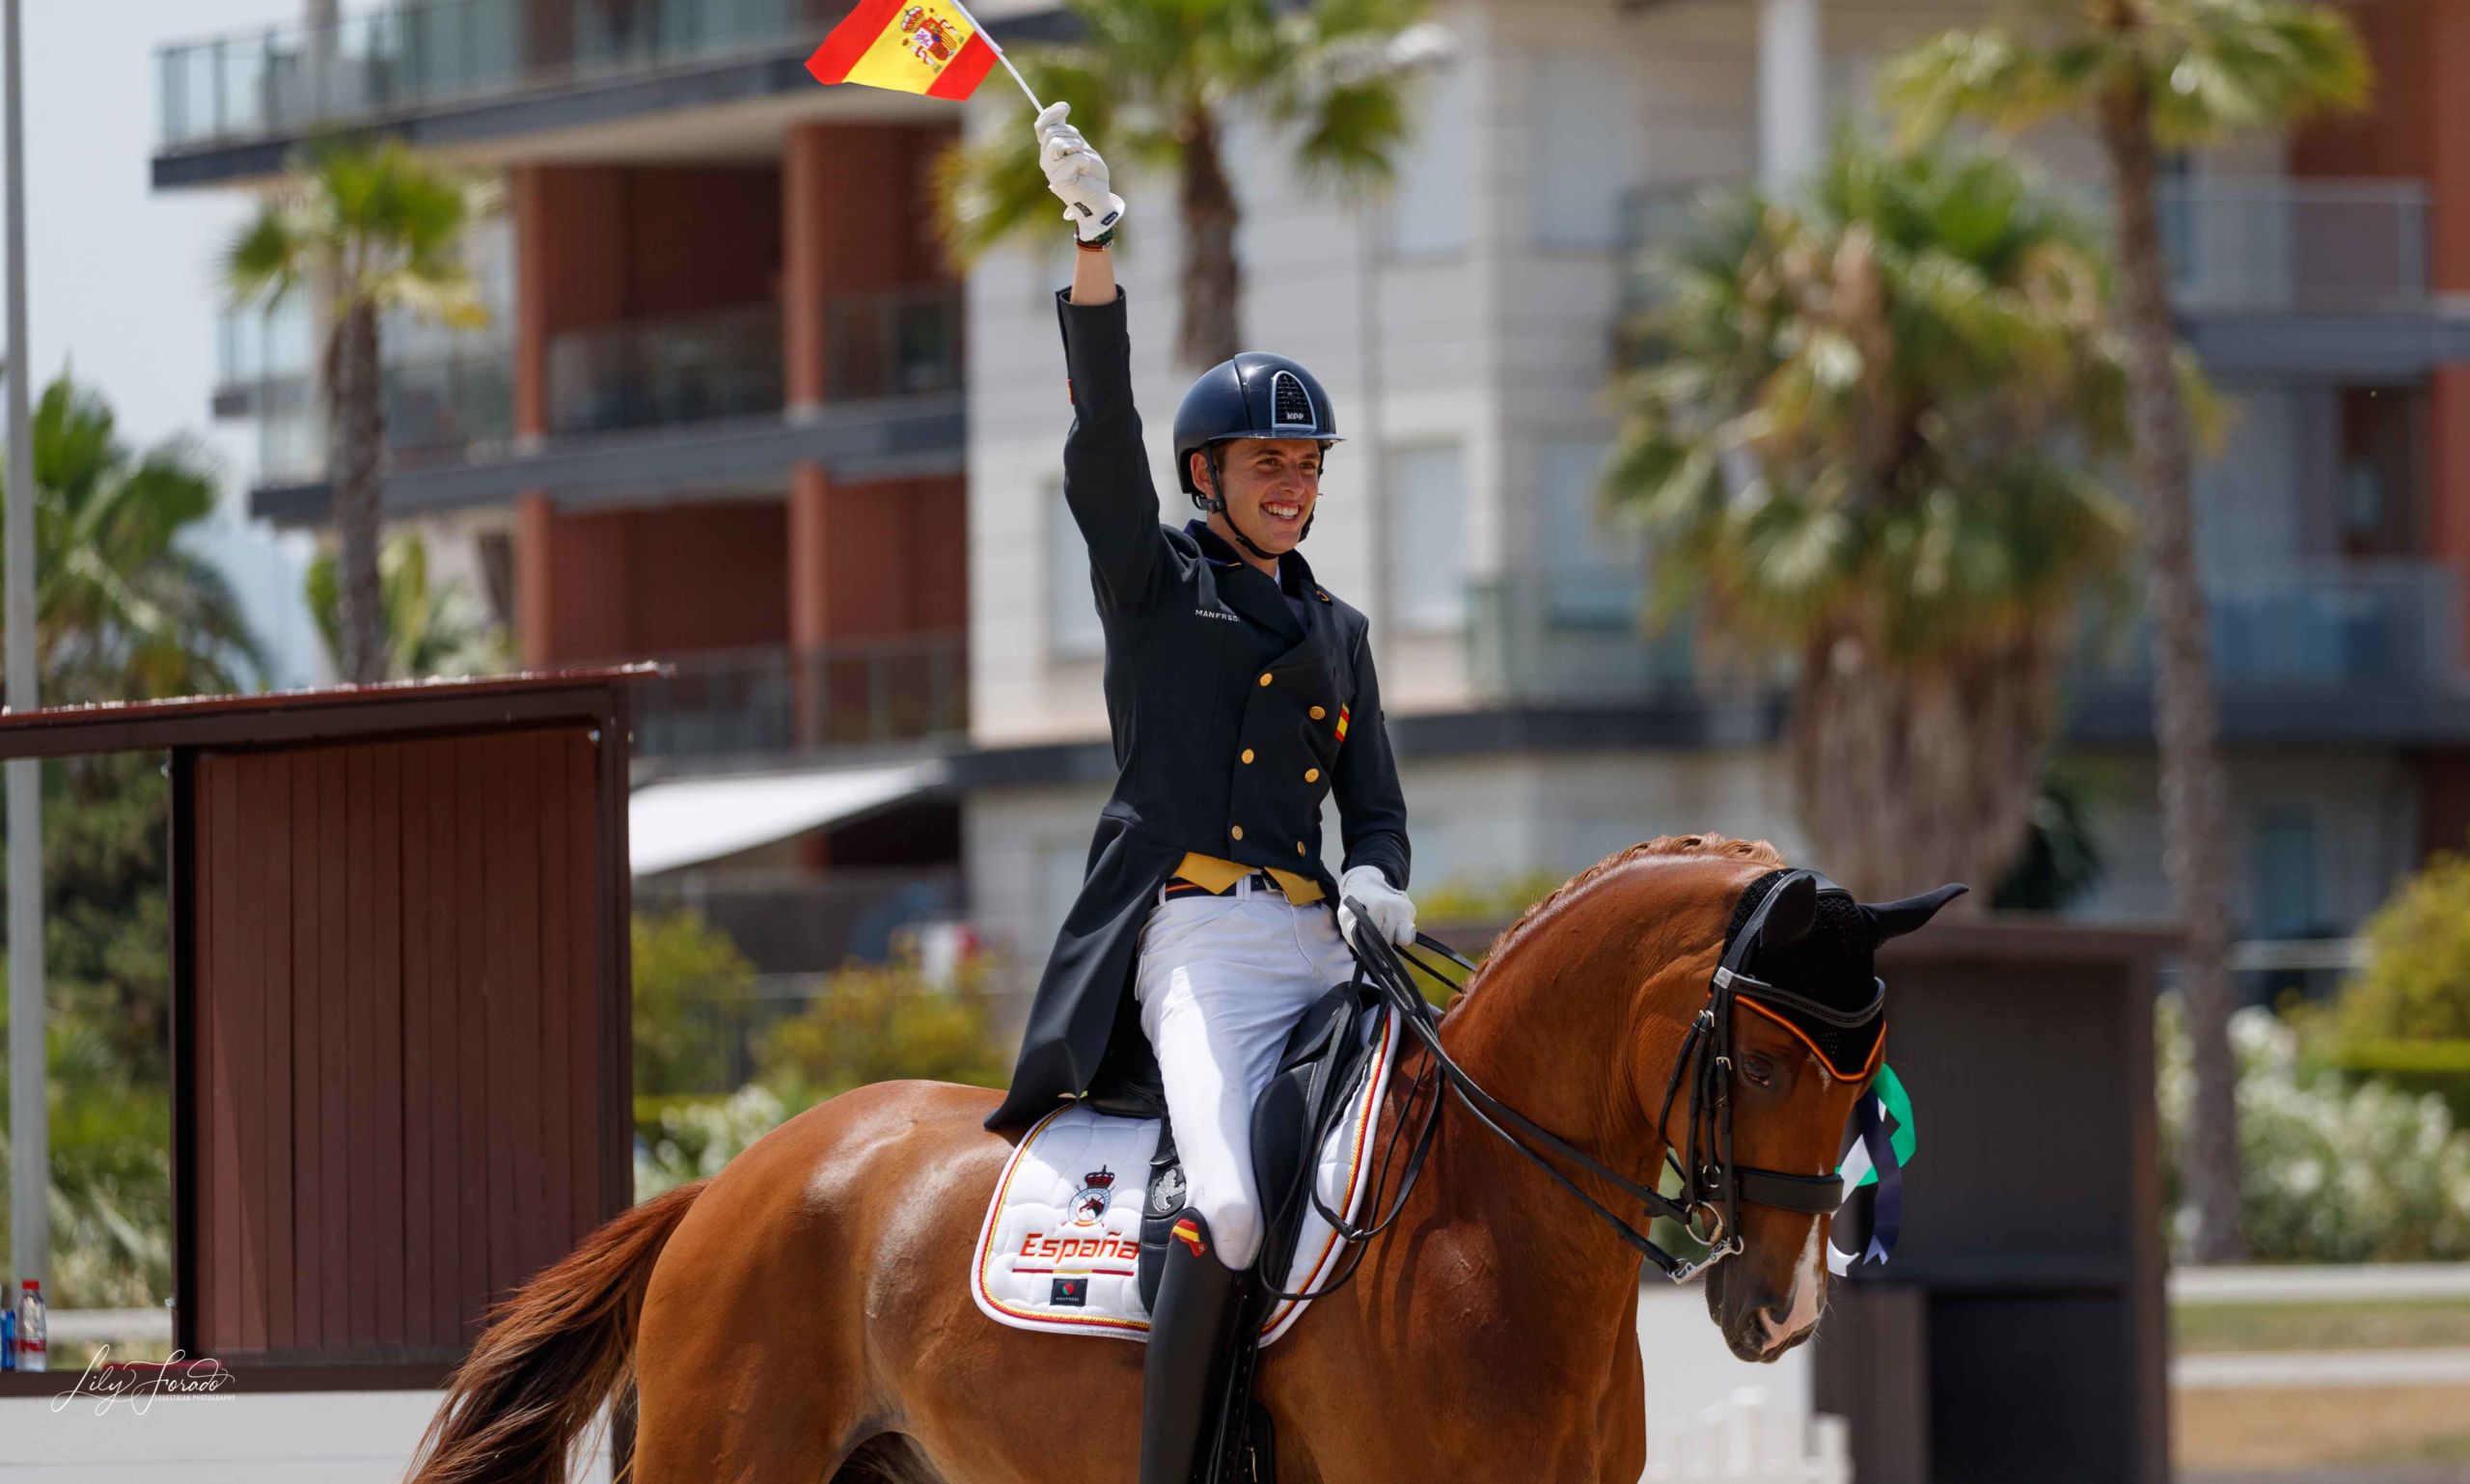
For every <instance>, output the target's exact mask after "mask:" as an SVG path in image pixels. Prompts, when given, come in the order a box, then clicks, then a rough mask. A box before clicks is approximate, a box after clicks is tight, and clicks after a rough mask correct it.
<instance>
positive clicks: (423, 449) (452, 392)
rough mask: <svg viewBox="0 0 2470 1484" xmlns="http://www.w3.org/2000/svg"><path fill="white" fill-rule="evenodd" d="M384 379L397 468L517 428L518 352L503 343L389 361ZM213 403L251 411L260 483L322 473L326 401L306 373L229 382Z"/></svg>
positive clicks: (496, 445)
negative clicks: (321, 401)
mask: <svg viewBox="0 0 2470 1484" xmlns="http://www.w3.org/2000/svg"><path fill="white" fill-rule="evenodd" d="M381 386H382V388H383V395H384V398H385V415H386V452H387V455H388V460H389V462H390V464H392V465H393V466H394V467H396V468H398V469H409V468H418V467H420V466H422V465H424V464H435V463H438V462H441V461H445V460H450V459H459V458H469V457H471V456H473V455H474V454H475V453H487V452H491V451H495V450H497V449H501V448H504V447H505V446H506V445H507V443H508V440H510V439H511V438H512V437H513V435H514V360H513V356H512V353H511V352H509V351H508V350H507V349H506V347H505V346H503V345H474V346H470V347H465V348H460V349H457V350H455V351H453V352H449V353H446V354H442V355H428V356H422V357H418V358H414V359H409V360H401V361H390V362H389V363H388V364H387V366H386V368H385V371H384V372H383V381H382V382H381ZM216 406H217V408H218V410H222V409H224V408H226V407H227V406H229V407H230V408H231V409H232V410H233V411H238V412H245V413H247V414H249V415H251V416H252V417H254V419H255V421H256V424H257V433H258V471H257V480H258V482H259V483H260V484H261V485H269V484H271V485H280V484H289V483H295V482H299V481H318V480H323V479H324V478H325V473H326V415H325V409H324V408H323V407H322V406H320V405H319V402H318V398H317V388H316V382H315V381H314V380H312V379H311V378H310V377H309V376H308V375H307V374H305V373H302V372H288V373H282V374H271V375H268V376H266V377H265V378H264V379H261V380H260V381H258V382H256V383H255V384H254V385H247V384H243V385H241V386H237V387H235V386H233V385H231V384H228V383H227V385H226V386H225V387H223V388H222V389H220V390H218V392H217V393H216Z"/></svg>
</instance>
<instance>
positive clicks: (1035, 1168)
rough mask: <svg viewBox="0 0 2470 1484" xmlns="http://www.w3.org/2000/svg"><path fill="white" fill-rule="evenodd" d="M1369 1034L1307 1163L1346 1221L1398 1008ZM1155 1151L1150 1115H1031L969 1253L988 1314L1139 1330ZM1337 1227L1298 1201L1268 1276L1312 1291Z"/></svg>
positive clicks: (1058, 1327)
mask: <svg viewBox="0 0 2470 1484" xmlns="http://www.w3.org/2000/svg"><path fill="white" fill-rule="evenodd" d="M1369 1025H1370V1017H1369V1016H1367V1029H1368V1028H1369ZM1379 1034H1380V1045H1379V1047H1378V1048H1377V1050H1376V1052H1375V1055H1374V1059H1373V1073H1372V1076H1370V1077H1369V1078H1367V1079H1365V1086H1363V1087H1362V1088H1361V1089H1359V1091H1358V1092H1357V1093H1356V1095H1355V1100H1354V1101H1353V1102H1352V1103H1350V1104H1349V1105H1348V1107H1347V1115H1346V1116H1345V1117H1344V1118H1342V1119H1340V1120H1339V1121H1338V1123H1337V1125H1336V1127H1335V1128H1334V1129H1333V1130H1332V1131H1331V1135H1330V1137H1329V1139H1328V1140H1326V1141H1325V1142H1324V1143H1323V1144H1322V1146H1321V1149H1320V1151H1319V1154H1318V1156H1317V1157H1316V1158H1315V1160H1314V1161H1313V1168H1312V1180H1313V1184H1314V1186H1315V1188H1316V1189H1318V1190H1319V1191H1320V1193H1321V1199H1322V1200H1323V1201H1324V1202H1326V1203H1327V1204H1328V1205H1329V1206H1330V1208H1331V1210H1333V1211H1339V1212H1343V1213H1344V1214H1345V1216H1346V1218H1347V1220H1348V1221H1350V1222H1353V1221H1355V1220H1356V1219H1357V1216H1358V1214H1359V1213H1358V1208H1359V1206H1360V1205H1361V1204H1362V1202H1363V1199H1364V1194H1365V1189H1366V1187H1368V1186H1369V1185H1370V1184H1371V1180H1372V1176H1371V1171H1370V1169H1369V1168H1368V1167H1369V1165H1370V1163H1371V1162H1370V1161H1369V1159H1368V1158H1367V1155H1368V1154H1369V1153H1370V1151H1371V1149H1372V1146H1373V1142H1374V1139H1375V1136H1376V1135H1377V1134H1378V1133H1379V1132H1380V1130H1379V1123H1380V1114H1381V1100H1382V1097H1383V1095H1384V1094H1385V1093H1386V1092H1387V1090H1388V1087H1389V1067H1390V1063H1391V1062H1392V1061H1393V1060H1394V1059H1395V1056H1394V1053H1395V1052H1396V1049H1397V1044H1398V1034H1399V1026H1398V1012H1397V1011H1396V1010H1394V1009H1387V1008H1386V1007H1385V1008H1384V1009H1383V1010H1382V1011H1381V1012H1380V1021H1379ZM1157 1151H1158V1120H1157V1119H1155V1118H1120V1117H1111V1116H1109V1115H1108V1114H1105V1113H1095V1112H1092V1111H1091V1110H1090V1109H1089V1107H1088V1106H1087V1105H1086V1104H1083V1103H1068V1104H1066V1105H1064V1106H1063V1107H1061V1108H1059V1109H1057V1111H1055V1112H1054V1113H1049V1114H1047V1115H1046V1116H1045V1117H1044V1118H1042V1119H1040V1120H1039V1121H1038V1123H1037V1125H1036V1126H1035V1127H1033V1128H1031V1129H1030V1130H1029V1133H1028V1135H1027V1136H1025V1137H1024V1138H1023V1139H1022V1140H1021V1145H1020V1147H1019V1148H1017V1149H1015V1150H1014V1151H1012V1158H1011V1161H1010V1163H1008V1164H1006V1165H1005V1166H1004V1167H1003V1177H1002V1179H1000V1180H998V1181H996V1182H995V1198H994V1199H993V1200H991V1201H989V1202H988V1203H987V1208H986V1221H985V1223H983V1224H982V1225H981V1226H980V1227H979V1228H978V1233H977V1250H976V1251H975V1252H974V1253H973V1254H972V1255H971V1257H970V1275H969V1278H970V1284H969V1285H970V1292H971V1293H972V1294H973V1295H974V1296H975V1297H976V1299H977V1306H978V1307H979V1308H980V1309H983V1310H984V1311H985V1313H986V1316H987V1317H988V1318H990V1319H993V1320H994V1321H996V1322H997V1323H998V1324H1008V1325H1010V1326H1012V1327H1013V1328H1014V1329H1016V1330H1042V1331H1045V1332H1046V1333H1051V1334H1111V1335H1115V1336H1117V1337H1119V1338H1122V1339H1137V1340H1143V1341H1145V1340H1147V1338H1148V1337H1149V1310H1148V1309H1147V1308H1146V1307H1144V1306H1143V1305H1141V1302H1140V1208H1141V1205H1142V1203H1143V1201H1145V1200H1146V1199H1147V1196H1148V1190H1147V1185H1148V1180H1149V1158H1150V1156H1151V1155H1153V1154H1155V1153H1156V1152H1157ZM1338 1247H1339V1244H1338V1234H1337V1232H1336V1231H1335V1230H1333V1229H1332V1228H1331V1225H1330V1223H1329V1222H1328V1221H1327V1220H1326V1219H1324V1218H1323V1217H1322V1215H1321V1213H1320V1210H1319V1209H1318V1208H1317V1207H1313V1208H1311V1209H1307V1210H1306V1211H1305V1212H1304V1229H1303V1231H1302V1232H1301V1233H1300V1234H1299V1236H1298V1238H1297V1241H1296V1244H1295V1260H1294V1263H1293V1265H1292V1266H1291V1267H1290V1268H1289V1270H1288V1271H1287V1272H1285V1273H1283V1274H1279V1275H1276V1282H1277V1286H1278V1287H1279V1288H1280V1289H1283V1290H1284V1291H1286V1292H1288V1293H1302V1294H1312V1293H1317V1292H1319V1291H1320V1289H1321V1285H1322V1284H1324V1283H1326V1282H1327V1281H1328V1280H1329V1279H1330V1278H1331V1275H1332V1274H1333V1272H1334V1271H1335V1269H1336V1268H1337V1266H1338V1263H1337V1260H1336V1259H1337V1256H1338ZM1307 1306H1308V1305H1307V1304H1306V1303H1304V1302H1299V1301H1297V1300H1293V1299H1287V1300H1281V1301H1279V1303H1278V1305H1277V1306H1276V1308H1274V1309H1272V1310H1271V1311H1270V1313H1269V1315H1268V1317H1267V1318H1266V1319H1265V1320H1264V1321H1263V1322H1262V1325H1261V1343H1262V1344H1264V1345H1266V1344H1268V1343H1269V1342H1270V1341H1272V1340H1274V1339H1276V1338H1277V1337H1278V1336H1279V1335H1281V1334H1284V1333H1286V1332H1287V1329H1288V1328H1289V1327H1290V1326H1292V1325H1293V1324H1294V1323H1295V1321H1296V1318H1297V1316H1299V1315H1301V1314H1302V1313H1303V1312H1304V1308H1305V1307H1307Z"/></svg>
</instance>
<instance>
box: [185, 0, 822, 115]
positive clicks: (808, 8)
mask: <svg viewBox="0 0 2470 1484" xmlns="http://www.w3.org/2000/svg"><path fill="white" fill-rule="evenodd" d="M827 12H829V14H826V13H827ZM840 14H842V11H841V10H840V8H837V7H817V6H816V5H813V4H811V3H808V0H564V3H563V4H562V3H559V0H407V3H398V4H392V5H388V6H385V7H383V8H381V9H375V10H370V11H364V12H361V13H357V14H346V15H342V16H339V17H337V18H335V19H333V20H330V21H321V22H304V23H300V24H295V25H288V26H282V27H277V28H274V29H272V30H259V31H250V32H241V33H234V34H233V35H231V36H222V37H207V38H203V39H200V40H197V41H182V42H176V43H174V44H172V45H170V46H167V47H165V48H163V49H162V51H161V53H160V57H161V63H160V67H159V69H158V72H159V85H160V87H161V90H162V93H161V99H160V102H161V114H162V118H163V144H164V146H165V148H167V149H181V148H186V147H191V146H196V145H202V144H207V143H212V142H216V141H222V140H233V139H247V138H254V137H259V136H262V135H267V134H284V133H307V132H310V131H312V130H314V129H316V128H317V127H319V126H321V125H323V126H333V125H339V124H352V123H355V122H358V121H361V120H365V119H368V118H371V117H372V116H375V115H378V114H382V113H385V112H387V111H390V110H395V109H400V108H404V107H411V106H419V105H423V104H433V103H440V102H447V101H452V100H455V99H460V98H468V97H479V96H491V95H499V94H505V93H508V92H511V91H514V90H516V89H519V88H525V87H530V86H534V85H536V84H539V83H543V82H551V81H557V80H561V79H564V78H568V77H572V76H574V75H577V74H579V73H589V74H594V75H600V74H610V73H622V72H627V71H645V70H650V69H659V68H665V67H676V66H685V65H692V64H695V63H698V62H701V61H705V60H708V59H710V58H713V57H717V56H721V55H725V54H727V53H729V52H733V51H743V50H749V49H753V48H757V47H777V48H779V49H780V50H782V51H786V52H796V51H801V50H803V49H804V48H805V46H806V45H807V44H808V43H810V42H811V41H814V40H816V39H817V38H819V37H820V35H821V34H822V32H824V31H825V30H827V29H829V27H830V26H831V25H832V23H833V22H835V21H837V20H838V19H839V18H840Z"/></svg>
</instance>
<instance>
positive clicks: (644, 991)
mask: <svg viewBox="0 0 2470 1484" xmlns="http://www.w3.org/2000/svg"><path fill="white" fill-rule="evenodd" d="M634 956H635V1090H636V1091H637V1092H638V1093H644V1094H652V1095H659V1094H663V1093H691V1092H711V1093H718V1092H723V1091H726V1090H727V1088H729V1087H730V1086H733V1085H734V1084H735V1083H736V1081H737V1079H736V1078H735V1077H734V1076H732V1075H731V1073H730V1067H731V1064H732V1062H733V1061H734V1060H735V1059H736V1058H735V1056H734V1055H733V1053H734V1052H736V1051H737V1050H739V1049H740V1048H736V1047H732V1046H731V1045H730V1044H729V1043H728V1038H727V1029H726V1024H725V1021H726V1017H725V1016H723V1015H721V1014H719V1013H718V1011H719V1009H720V1008H722V1007H727V1006H731V1005H737V1004H742V1003H744V1002H745V1000H746V999H747V998H748V996H749V995H750V994H751V993H752V992H753V991H754V988H755V965H753V964H751V963H749V962H747V959H746V955H745V954H743V953H740V952H739V951H738V950H737V945H736V944H735V943H733V942H731V941H730V939H729V936H728V934H727V933H725V932H722V931H721V930H720V929H719V928H717V927H714V926H712V925H711V924H710V923H709V922H706V921H703V917H702V914H700V913H697V912H671V913H660V914H653V913H637V914H636V915H635V921H634Z"/></svg>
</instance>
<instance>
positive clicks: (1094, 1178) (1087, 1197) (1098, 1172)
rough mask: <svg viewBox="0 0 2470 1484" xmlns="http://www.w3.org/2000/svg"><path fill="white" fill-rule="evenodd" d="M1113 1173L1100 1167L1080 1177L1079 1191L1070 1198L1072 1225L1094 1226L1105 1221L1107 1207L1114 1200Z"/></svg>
mask: <svg viewBox="0 0 2470 1484" xmlns="http://www.w3.org/2000/svg"><path fill="white" fill-rule="evenodd" d="M1114 1189H1115V1172H1114V1171H1113V1170H1111V1169H1110V1168H1107V1167H1106V1166H1104V1165H1101V1166H1099V1167H1098V1168H1095V1169H1093V1170H1091V1171H1089V1172H1088V1173H1087V1174H1085V1175H1083V1176H1082V1177H1081V1189H1080V1190H1078V1191H1076V1192H1074V1193H1073V1196H1072V1224H1073V1225H1075V1226H1095V1225H1097V1224H1098V1223H1100V1222H1102V1221H1104V1220H1106V1216H1107V1207H1108V1206H1109V1205H1110V1204H1111V1203H1112V1202H1113V1200H1114Z"/></svg>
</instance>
